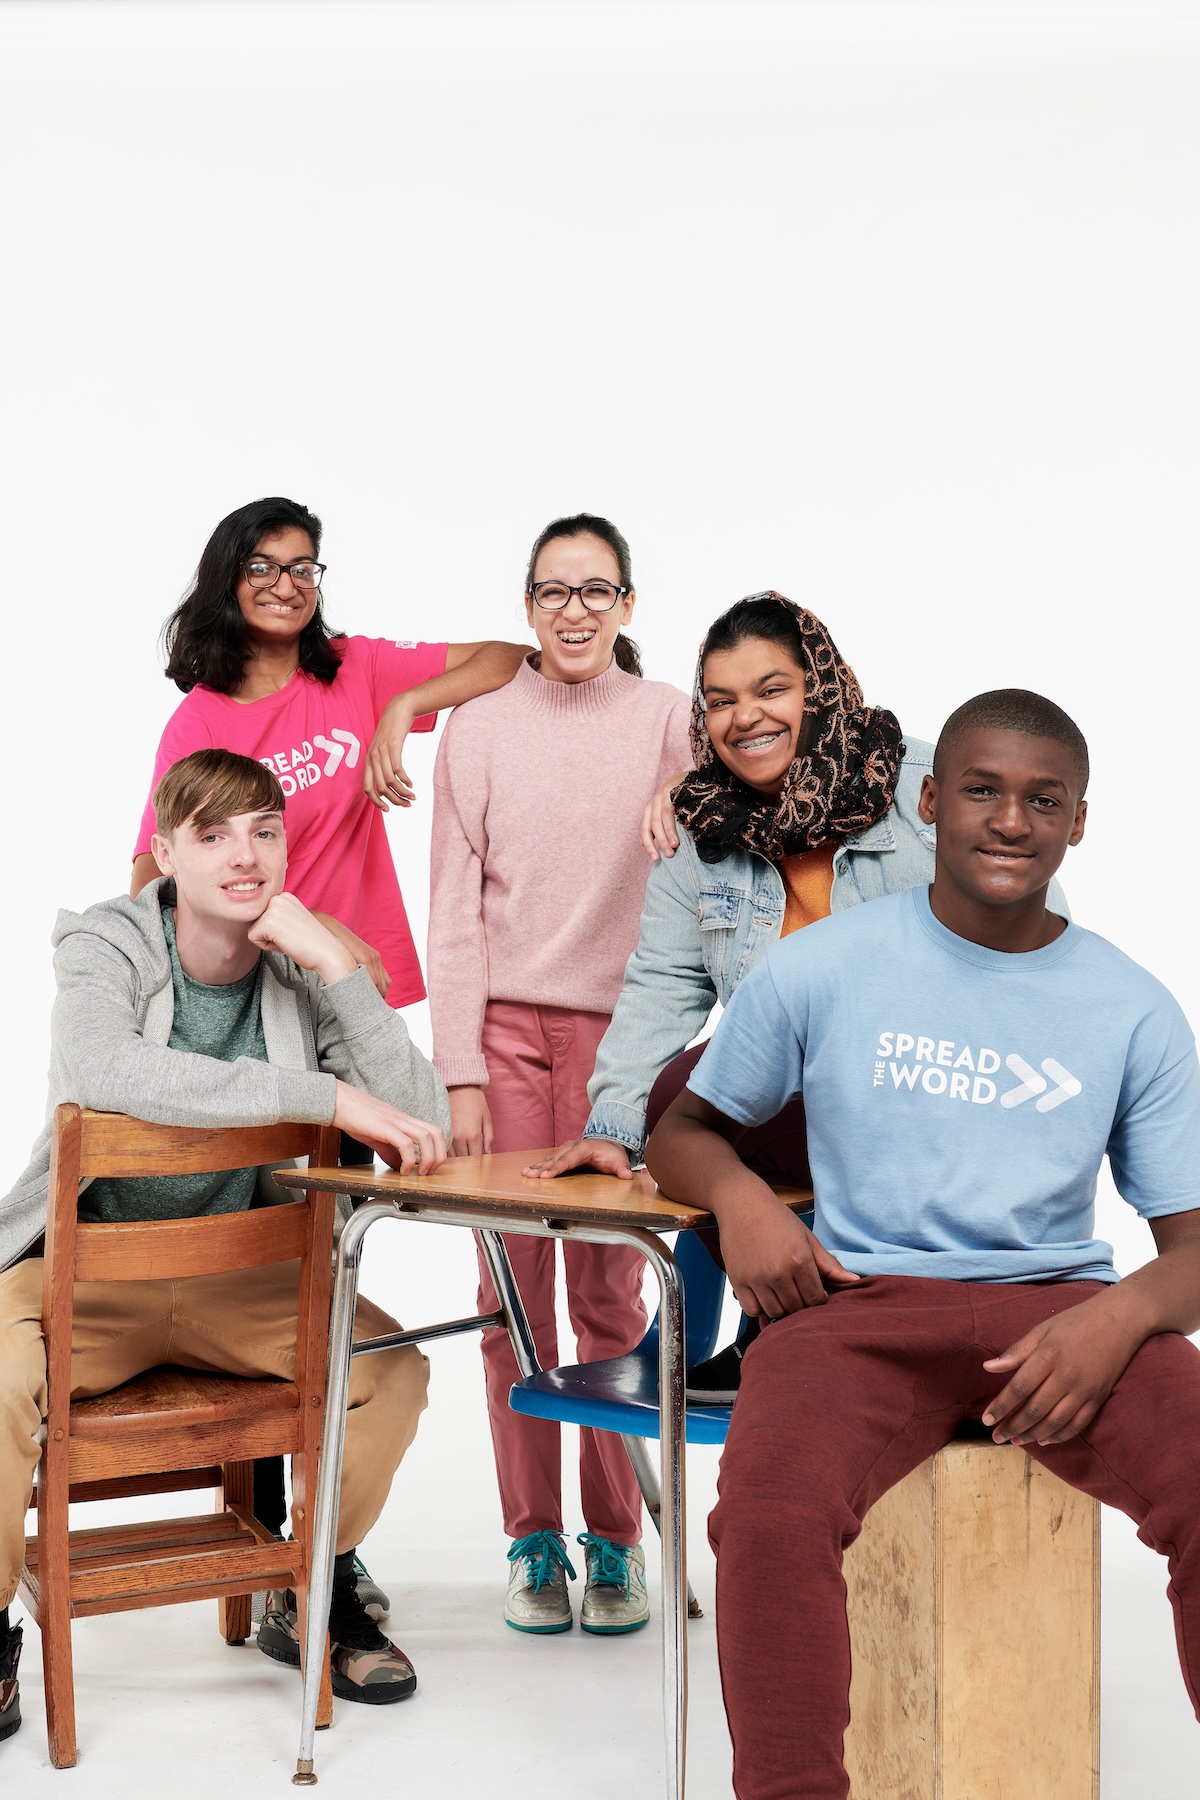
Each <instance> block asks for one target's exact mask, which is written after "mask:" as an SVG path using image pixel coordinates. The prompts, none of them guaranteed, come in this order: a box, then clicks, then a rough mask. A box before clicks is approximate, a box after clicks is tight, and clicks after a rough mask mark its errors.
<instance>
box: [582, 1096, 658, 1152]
mask: <svg viewBox="0 0 1200 1800" xmlns="http://www.w3.org/2000/svg"><path fill="white" fill-rule="evenodd" d="M583 1135H584V1137H585V1138H610V1139H611V1140H612V1142H613V1143H614V1144H624V1146H625V1148H626V1150H628V1151H629V1153H630V1154H631V1156H634V1157H636V1158H638V1159H639V1160H640V1158H641V1154H642V1151H643V1149H644V1148H645V1143H646V1115H645V1113H644V1112H639V1111H638V1110H637V1108H636V1107H633V1106H622V1105H621V1104H620V1102H619V1101H615V1100H610V1101H608V1102H606V1103H605V1104H603V1105H601V1106H594V1107H593V1108H592V1112H591V1117H590V1118H589V1119H588V1122H587V1124H586V1125H585V1126H584V1128H583Z"/></svg>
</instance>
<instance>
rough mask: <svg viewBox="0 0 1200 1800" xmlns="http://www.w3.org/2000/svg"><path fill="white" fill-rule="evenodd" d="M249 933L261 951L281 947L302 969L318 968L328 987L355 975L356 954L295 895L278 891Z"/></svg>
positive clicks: (284, 953) (249, 936)
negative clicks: (354, 955)
mask: <svg viewBox="0 0 1200 1800" xmlns="http://www.w3.org/2000/svg"><path fill="white" fill-rule="evenodd" d="M246 936H247V937H248V938H249V939H250V942H251V943H252V944H257V945H258V947H259V949H260V950H279V951H281V952H282V953H283V955H284V956H290V957H291V959H292V961H293V962H294V963H296V964H298V965H299V967H300V968H302V969H315V970H316V972H317V974H318V975H319V976H320V977H321V980H322V981H323V982H324V983H325V985H326V986H327V987H328V986H330V985H331V984H332V983H333V982H335V981H341V980H342V979H343V977H344V976H346V975H353V973H354V971H355V969H356V968H357V967H358V964H357V962H356V961H355V959H354V957H353V956H352V955H351V954H350V952H349V950H347V948H346V946H345V944H343V943H341V942H340V941H339V940H338V939H337V938H336V937H335V936H334V935H333V933H332V931H330V930H329V929H328V927H327V926H325V925H322V923H321V921H320V920H319V919H318V918H317V917H316V915H315V914H314V913H310V912H309V910H308V908H307V906H305V905H304V904H303V902H302V901H300V900H297V898H296V896H295V894H275V895H273V897H272V898H271V899H270V900H268V901H267V904H266V905H265V906H264V907H263V910H262V912H261V913H260V914H259V916H258V918H257V919H256V920H255V921H254V923H253V925H251V927H250V929H249V931H248V932H247V933H246Z"/></svg>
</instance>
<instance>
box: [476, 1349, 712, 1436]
mask: <svg viewBox="0 0 1200 1800" xmlns="http://www.w3.org/2000/svg"><path fill="white" fill-rule="evenodd" d="M508 1403H509V1405H510V1406H511V1407H512V1409H513V1411H514V1412H518V1413H524V1414H525V1416H526V1417H527V1418H531V1419H558V1420H560V1421H561V1422H562V1423H563V1424H566V1425H590V1426H592V1428H593V1429H594V1430H596V1431H620V1432H622V1433H624V1434H625V1435H626V1436H628V1437H642V1438H656V1437H658V1436H659V1435H660V1426H661V1419H660V1415H659V1410H658V1353H657V1351H654V1353H653V1354H648V1353H647V1352H646V1350H645V1349H643V1348H641V1347H639V1348H638V1349H637V1350H631V1351H630V1353H629V1355H628V1356H614V1357H611V1358H610V1359H609V1361H607V1362H592V1363H576V1364H573V1365H571V1366H569V1367H566V1368H561V1369H543V1370H542V1372H541V1374H540V1375H531V1376H530V1377H529V1378H528V1379H527V1380H525V1381H518V1382H517V1383H516V1385H515V1386H514V1388H513V1390H512V1392H511V1394H510V1395H509V1400H508ZM732 1410H733V1409H732V1407H728V1406H689V1407H688V1408H687V1441H688V1443H689V1444H723V1443H724V1442H725V1434H726V1432H727V1431H728V1430H729V1418H730V1414H731V1412H732Z"/></svg>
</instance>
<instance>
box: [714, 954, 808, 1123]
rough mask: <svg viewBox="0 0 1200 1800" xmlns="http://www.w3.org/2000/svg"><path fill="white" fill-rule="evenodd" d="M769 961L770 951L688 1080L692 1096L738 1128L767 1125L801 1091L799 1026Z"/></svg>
mask: <svg viewBox="0 0 1200 1800" xmlns="http://www.w3.org/2000/svg"><path fill="white" fill-rule="evenodd" d="M773 961H774V955H773V951H771V950H768V952H767V954H766V955H765V956H764V957H762V958H760V960H759V961H758V962H757V963H755V965H754V967H753V968H752V969H751V971H750V973H749V974H748V975H747V977H746V979H745V980H744V981H743V982H742V983H741V985H740V987H738V988H737V990H736V991H735V993H734V994H733V997H732V998H731V1000H730V1002H729V1005H728V1006H727V1007H726V1009H725V1011H724V1013H723V1014H722V1015H721V1018H720V1021H719V1022H718V1025H717V1029H716V1030H715V1031H714V1033H713V1035H712V1037H711V1039H710V1040H709V1045H708V1049H707V1050H706V1051H705V1052H704V1055H703V1056H702V1057H701V1058H700V1061H699V1062H698V1063H697V1064H696V1067H695V1068H694V1069H693V1070H692V1072H691V1074H690V1075H689V1076H688V1081H687V1085H688V1087H689V1088H690V1089H691V1090H692V1092H693V1094H698V1095H699V1097H700V1098H701V1099H702V1100H707V1101H708V1103H709V1105H710V1106H715V1107H716V1109H717V1111H718V1112H722V1113H724V1114H725V1116H726V1118H727V1119H736V1121H737V1123H738V1124H739V1125H765V1124H766V1122H767V1120H768V1119H773V1118H774V1117H775V1114H776V1113H777V1112H781V1111H782V1109H783V1108H784V1107H785V1106H786V1105H787V1103H788V1101H789V1100H794V1099H795V1097H796V1095H797V1094H799V1093H800V1092H801V1091H802V1088H803V1083H804V1040H803V1037H802V1035H801V1032H802V1030H803V1024H802V1022H801V1020H800V1019H798V1018H797V1016H796V1014H797V1011H798V1008H797V1007H796V1006H794V1005H793V1006H792V1007H788V1006H785V1005H784V1003H783V1001H782V999H781V998H780V995H779V990H778V988H777V987H776V984H775V978H774V975H773V973H772V970H771V964H772V962H773Z"/></svg>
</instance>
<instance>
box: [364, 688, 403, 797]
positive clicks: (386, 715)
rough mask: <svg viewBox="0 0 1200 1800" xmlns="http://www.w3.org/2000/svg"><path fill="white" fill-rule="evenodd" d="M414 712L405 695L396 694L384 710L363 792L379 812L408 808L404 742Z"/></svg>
mask: <svg viewBox="0 0 1200 1800" xmlns="http://www.w3.org/2000/svg"><path fill="white" fill-rule="evenodd" d="M412 723H413V710H412V706H411V705H410V704H409V702H408V696H407V695H406V694H397V695H396V697H395V699H394V700H389V701H388V703H387V705H386V706H385V707H384V709H383V712H382V714H381V715H380V720H379V723H378V725H377V726H376V727H375V736H374V737H373V738H372V739H371V747H370V749H369V750H368V751H367V766H366V768H365V769H364V771H363V791H364V793H365V794H366V796H367V799H368V800H369V801H370V802H371V804H372V806H377V807H378V808H379V810H380V812H387V811H388V810H389V805H388V803H389V801H390V802H391V805H392V806H411V805H412V803H413V799H414V792H413V784H412V782H411V781H410V780H409V778H408V776H407V775H406V774H405V772H404V764H403V762H402V761H401V757H402V754H403V751H404V741H405V739H406V738H407V736H408V734H409V732H410V731H411V730H412Z"/></svg>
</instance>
